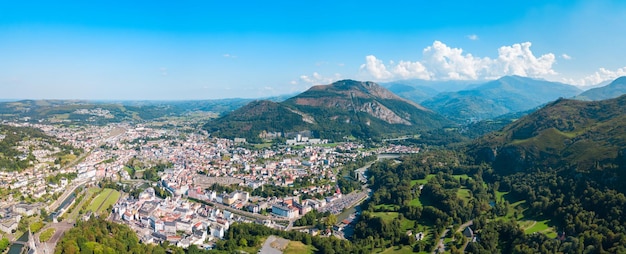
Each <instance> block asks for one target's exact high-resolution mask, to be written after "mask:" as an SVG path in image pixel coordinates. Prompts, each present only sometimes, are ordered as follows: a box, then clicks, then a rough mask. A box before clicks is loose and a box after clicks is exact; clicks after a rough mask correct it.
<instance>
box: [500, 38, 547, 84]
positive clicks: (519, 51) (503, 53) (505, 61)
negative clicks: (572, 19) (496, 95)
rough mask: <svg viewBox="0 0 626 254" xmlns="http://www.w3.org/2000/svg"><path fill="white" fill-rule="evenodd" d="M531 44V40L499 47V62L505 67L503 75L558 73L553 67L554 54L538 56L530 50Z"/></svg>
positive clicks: (533, 75) (538, 75)
mask: <svg viewBox="0 0 626 254" xmlns="http://www.w3.org/2000/svg"><path fill="white" fill-rule="evenodd" d="M531 45H532V44H531V43H530V42H524V43H519V44H513V45H512V46H502V47H500V49H498V55H499V56H498V59H497V62H498V63H497V64H498V65H500V67H501V68H503V73H502V74H503V75H509V74H514V75H519V76H529V77H542V76H546V75H554V74H556V72H555V71H554V70H553V69H552V65H553V64H554V62H555V57H554V54H552V53H548V54H545V55H542V56H540V57H539V58H537V57H535V55H534V54H533V52H532V51H531V50H530V46H531Z"/></svg>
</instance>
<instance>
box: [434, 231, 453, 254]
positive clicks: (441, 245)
mask: <svg viewBox="0 0 626 254" xmlns="http://www.w3.org/2000/svg"><path fill="white" fill-rule="evenodd" d="M448 231H450V229H447V228H446V229H445V230H444V231H443V233H442V234H441V237H439V243H438V244H437V248H436V249H435V251H433V254H434V253H444V252H446V245H445V244H444V243H443V240H444V239H445V238H446V234H448Z"/></svg>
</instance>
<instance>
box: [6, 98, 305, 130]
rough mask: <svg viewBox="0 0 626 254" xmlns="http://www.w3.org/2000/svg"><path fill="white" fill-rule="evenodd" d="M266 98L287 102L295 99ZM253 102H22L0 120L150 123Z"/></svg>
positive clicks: (9, 108) (12, 105)
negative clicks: (164, 118)
mask: <svg viewBox="0 0 626 254" xmlns="http://www.w3.org/2000/svg"><path fill="white" fill-rule="evenodd" d="M292 96H293V95H291V96H288V95H279V96H274V97H267V98H266V100H269V101H284V100H286V99H287V98H290V97H292ZM251 101H254V99H245V98H228V99H214V100H188V101H149V100H141V101H132V100H124V101H115V100H111V101H85V100H19V101H12V100H6V101H0V120H12V121H14V120H18V119H20V120H30V121H42V122H68V121H69V122H90V123H96V124H106V123H110V122H120V121H127V120H132V121H141V120H151V119H156V118H160V117H167V116H183V115H186V114H188V113H192V112H210V113H213V114H215V115H220V114H223V113H226V112H230V111H233V110H235V109H237V108H240V107H242V106H244V105H246V104H248V103H250V102H251Z"/></svg>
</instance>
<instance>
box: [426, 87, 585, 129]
mask: <svg viewBox="0 0 626 254" xmlns="http://www.w3.org/2000/svg"><path fill="white" fill-rule="evenodd" d="M578 93H580V90H579V89H578V88H576V87H574V86H570V85H566V84H562V83H555V82H549V81H542V80H535V79H531V78H526V77H519V76H506V77H502V78H500V79H498V80H494V81H490V82H487V83H485V84H483V85H480V86H477V87H475V88H472V89H470V90H463V91H458V92H450V93H441V94H439V95H437V96H435V97H433V98H431V99H429V100H426V101H424V102H423V103H422V104H423V105H424V106H425V107H427V108H430V109H432V110H434V111H435V112H438V113H440V114H442V115H444V116H446V117H448V118H450V119H453V120H456V121H461V122H462V121H466V120H469V119H478V120H481V119H490V118H494V117H497V116H500V115H504V114H508V113H515V112H520V111H526V110H529V109H533V108H535V107H538V106H540V105H542V104H545V103H547V102H549V101H553V100H555V99H557V98H559V97H564V98H569V97H573V96H575V95H577V94H578Z"/></svg>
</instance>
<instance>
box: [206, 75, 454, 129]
mask: <svg viewBox="0 0 626 254" xmlns="http://www.w3.org/2000/svg"><path fill="white" fill-rule="evenodd" d="M449 124H450V122H449V121H448V120H446V119H445V118H444V117H442V116H440V115H437V114H435V113H434V112H432V111H430V110H428V109H426V108H424V107H422V106H421V105H419V104H417V103H415V102H412V101H408V100H406V99H403V98H400V97H399V96H397V95H395V94H393V93H392V92H390V91H389V90H387V89H385V88H384V87H382V86H380V85H378V84H376V83H373V82H359V81H354V80H341V81H337V82H335V83H332V84H330V85H320V86H314V87H311V88H310V89H308V90H307V91H305V92H303V93H301V94H299V95H297V96H294V97H292V98H290V99H287V100H286V101H284V102H280V103H276V102H269V101H255V102H252V103H250V104H248V105H246V106H245V107H243V108H240V109H238V110H235V111H233V112H231V113H229V114H227V115H225V116H223V117H220V118H218V119H215V120H213V121H210V122H208V123H207V124H206V125H205V128H206V129H207V130H208V131H209V132H210V133H212V134H213V135H217V136H222V137H227V138H234V137H245V138H248V139H250V140H255V141H258V140H259V139H260V137H274V136H280V137H288V136H290V135H293V134H294V133H298V132H309V133H310V134H311V135H312V136H316V137H322V138H330V139H335V140H337V139H342V138H344V137H346V136H355V137H359V138H377V137H382V136H386V135H395V134H410V133H418V132H420V131H424V130H431V129H435V128H441V127H443V126H446V125H449Z"/></svg>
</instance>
